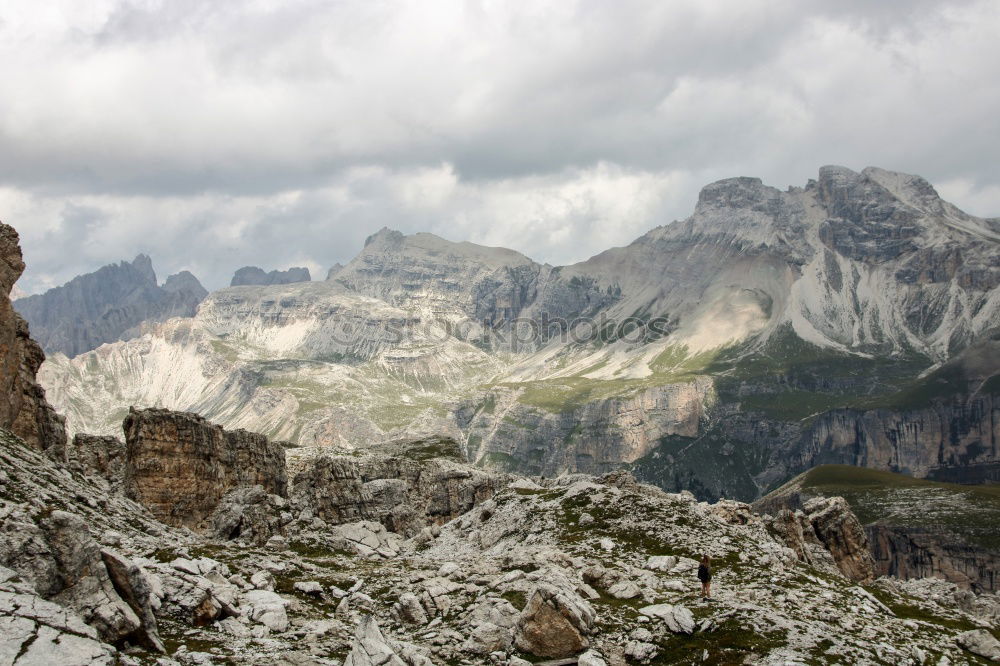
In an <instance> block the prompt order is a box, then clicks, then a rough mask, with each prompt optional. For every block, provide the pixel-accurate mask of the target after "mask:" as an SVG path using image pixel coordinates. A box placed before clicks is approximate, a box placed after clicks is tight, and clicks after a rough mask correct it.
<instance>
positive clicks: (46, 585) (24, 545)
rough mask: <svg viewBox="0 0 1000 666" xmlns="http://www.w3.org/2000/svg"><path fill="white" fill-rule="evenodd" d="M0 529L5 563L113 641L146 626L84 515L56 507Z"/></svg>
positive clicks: (1, 561) (1, 557) (0, 555)
mask: <svg viewBox="0 0 1000 666" xmlns="http://www.w3.org/2000/svg"><path fill="white" fill-rule="evenodd" d="M0 531H2V534H0V564H2V565H3V566H7V567H9V568H11V569H13V570H15V571H17V572H18V573H19V574H21V575H22V576H24V577H25V578H27V579H28V580H29V581H30V582H31V583H32V584H33V586H34V588H35V590H36V591H37V592H38V594H39V595H40V596H42V597H43V598H45V599H48V600H50V601H54V602H56V603H60V604H63V605H64V606H67V607H69V608H72V609H73V610H75V611H76V612H77V613H79V614H80V616H81V617H82V618H83V620H84V621H85V622H86V623H87V624H89V625H91V626H93V627H94V628H95V629H96V630H97V632H98V634H99V635H100V637H101V639H102V640H105V641H107V642H109V643H114V642H117V641H120V640H123V639H126V638H129V637H130V636H132V635H133V634H135V633H136V632H142V629H141V622H140V620H139V617H138V616H137V615H136V613H135V612H134V611H133V610H132V608H130V607H129V605H128V604H127V603H125V602H124V601H123V600H122V598H121V597H119V596H118V593H117V591H116V590H115V587H114V584H113V583H112V581H111V578H110V577H109V575H108V570H107V568H106V567H105V565H104V561H103V559H102V557H101V549H100V546H99V545H98V544H97V542H96V541H95V540H94V538H93V537H92V536H91V535H90V531H89V530H88V529H87V525H86V522H85V521H84V520H83V518H81V517H80V516H78V515H76V514H73V513H69V512H67V511H53V512H52V513H51V514H49V515H47V516H42V517H40V518H39V519H38V521H37V523H32V522H19V521H13V520H8V521H6V522H4V524H3V525H2V527H0Z"/></svg>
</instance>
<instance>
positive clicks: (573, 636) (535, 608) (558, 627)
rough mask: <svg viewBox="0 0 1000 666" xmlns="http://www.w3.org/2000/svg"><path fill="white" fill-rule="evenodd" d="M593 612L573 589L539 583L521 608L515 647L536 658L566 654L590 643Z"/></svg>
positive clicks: (581, 649) (572, 652) (563, 655)
mask: <svg viewBox="0 0 1000 666" xmlns="http://www.w3.org/2000/svg"><path fill="white" fill-rule="evenodd" d="M595 617H596V615H595V613H594V609H593V607H592V606H591V605H590V604H589V603H588V602H587V601H585V600H584V599H582V598H581V597H580V596H579V595H577V594H576V593H575V592H571V591H567V590H563V589H560V588H557V587H555V586H553V585H548V584H544V583H543V584H540V585H539V586H538V587H536V588H535V589H534V591H533V592H532V593H531V596H530V597H529V598H528V602H527V604H526V605H525V607H524V610H522V611H521V616H520V617H519V618H518V622H517V629H516V632H515V639H514V640H515V644H516V645H517V648H518V649H519V650H522V651H524V652H528V653H530V654H533V655H536V656H539V657H553V658H558V657H570V656H573V655H575V654H579V653H580V652H582V651H583V650H585V649H587V647H588V646H589V645H590V642H589V640H588V639H587V634H589V633H590V631H591V629H592V627H593V624H594V620H595Z"/></svg>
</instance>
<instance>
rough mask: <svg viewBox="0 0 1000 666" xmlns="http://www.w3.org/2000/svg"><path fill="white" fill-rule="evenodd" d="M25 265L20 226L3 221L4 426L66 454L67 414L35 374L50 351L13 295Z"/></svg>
mask: <svg viewBox="0 0 1000 666" xmlns="http://www.w3.org/2000/svg"><path fill="white" fill-rule="evenodd" d="M23 271H24V261H23V260H22V259H21V247H20V245H19V244H18V235H17V232H16V231H15V230H14V229H13V228H12V227H10V226H8V225H6V224H3V223H2V222H0V396H2V399H0V427H2V428H9V429H10V430H11V432H13V433H14V434H16V435H17V436H18V437H21V438H22V439H23V440H24V441H25V442H27V443H28V444H29V445H31V446H33V447H35V448H37V449H41V450H45V451H48V452H49V453H50V455H52V456H53V457H55V458H62V457H64V456H65V455H66V451H65V449H66V430H65V427H64V424H63V419H62V418H61V417H60V416H59V415H58V414H56V412H55V410H54V409H53V408H52V407H51V406H50V405H49V403H48V402H47V401H46V399H45V390H44V389H43V388H42V387H41V386H40V385H39V384H38V383H37V382H36V379H35V376H36V373H37V372H38V368H39V367H40V366H41V365H42V362H43V361H44V360H45V354H44V353H43V352H42V349H41V348H40V347H39V346H38V345H37V344H36V343H35V341H34V340H32V339H31V337H30V335H29V331H28V324H27V323H26V322H25V321H24V319H22V318H21V317H20V316H19V315H18V314H17V312H15V311H14V309H13V308H12V307H11V302H10V299H9V298H8V294H9V293H10V290H11V288H12V287H13V286H14V282H15V281H17V278H18V277H20V275H21V273H22V272H23Z"/></svg>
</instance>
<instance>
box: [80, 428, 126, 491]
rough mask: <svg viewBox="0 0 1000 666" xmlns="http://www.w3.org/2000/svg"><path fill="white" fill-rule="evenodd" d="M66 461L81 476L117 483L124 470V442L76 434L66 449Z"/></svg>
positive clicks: (107, 437)
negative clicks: (85, 475) (81, 474)
mask: <svg viewBox="0 0 1000 666" xmlns="http://www.w3.org/2000/svg"><path fill="white" fill-rule="evenodd" d="M66 460H67V462H68V463H69V464H70V466H71V467H73V468H75V469H77V470H79V471H80V472H82V473H83V474H93V475H96V476H99V477H101V478H104V479H106V480H107V481H109V482H118V481H121V479H122V475H123V472H124V468H125V442H123V441H122V440H120V439H118V438H117V437H109V436H102V435H87V434H85V433H78V434H76V435H74V437H73V441H72V442H71V443H70V445H69V447H68V449H67V452H66Z"/></svg>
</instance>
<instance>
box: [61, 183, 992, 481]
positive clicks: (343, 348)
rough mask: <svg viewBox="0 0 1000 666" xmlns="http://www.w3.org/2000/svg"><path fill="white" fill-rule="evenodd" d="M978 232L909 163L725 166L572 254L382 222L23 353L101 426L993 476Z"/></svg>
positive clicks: (988, 320)
mask: <svg viewBox="0 0 1000 666" xmlns="http://www.w3.org/2000/svg"><path fill="white" fill-rule="evenodd" d="M997 257H1000V229H998V228H997V224H996V221H995V220H994V219H982V218H977V217H974V216H971V215H968V214H966V213H964V212H962V211H961V210H959V209H958V208H956V207H955V206H953V205H952V204H950V203H948V202H946V201H943V200H942V199H941V198H940V197H939V196H938V194H937V192H935V191H934V188H933V187H932V186H931V185H930V184H929V183H928V182H927V181H926V180H924V179H923V178H920V177H919V176H912V175H907V174H902V173H894V172H890V171H886V170H883V169H877V168H867V169H864V170H863V171H860V172H855V171H852V170H851V169H847V168H844V167H838V166H826V167H822V168H821V169H820V170H819V173H818V175H817V178H816V179H815V180H810V181H809V182H808V183H805V184H804V185H803V186H802V187H791V188H788V189H787V190H779V189H776V188H773V187H769V186H767V185H765V184H764V183H763V182H762V181H761V180H760V179H759V178H750V177H739V178H728V179H725V180H720V181H718V182H715V183H711V184H709V185H707V186H705V187H704V188H703V189H702V191H701V194H700V196H699V198H698V203H697V206H696V207H695V210H694V211H693V213H692V214H691V215H690V216H689V217H688V218H686V219H684V220H680V221H676V222H673V223H670V224H666V225H663V226H659V227H656V228H654V229H651V230H650V231H649V232H648V233H646V234H644V235H643V236H641V237H640V238H638V239H636V240H635V241H633V242H632V243H630V244H628V245H626V246H624V247H617V248H611V249H609V250H606V251H605V252H602V253H601V254H598V255H597V256H595V257H592V258H591V259H588V260H587V261H583V262H580V263H577V264H573V265H570V266H550V265H547V264H542V263H539V262H536V261H533V260H531V259H530V258H529V257H526V256H525V255H523V254H520V253H518V252H515V251H513V250H509V249H504V248H491V247H484V246H481V245H475V244H472V243H466V242H452V241H448V240H445V239H443V238H439V237H437V236H434V235H432V234H426V233H418V234H412V235H404V234H402V233H400V232H398V231H393V230H390V229H382V230H381V231H379V232H377V233H376V234H374V235H372V236H371V237H369V238H368V239H367V241H366V242H365V245H364V247H363V248H362V249H361V250H360V252H359V253H358V255H357V256H356V257H355V258H354V259H353V260H351V261H350V262H348V263H347V265H346V266H344V267H342V268H339V269H338V270H336V271H335V272H332V273H331V274H330V276H329V279H328V280H324V281H321V282H302V283H297V284H291V285H282V286H280V287H274V286H268V285H265V286H257V287H246V286H243V287H238V288H230V289H222V290H219V291H217V292H215V293H213V294H211V295H209V296H208V297H207V298H206V300H205V302H204V303H203V304H202V305H201V306H200V307H199V309H198V314H197V316H195V317H194V318H193V319H186V320H176V321H174V322H173V323H171V324H165V325H162V326H158V327H151V328H150V329H149V330H148V333H147V334H146V335H144V336H143V337H142V338H140V339H137V340H133V341H130V342H123V343H117V344H115V345H111V346H109V347H108V348H105V349H103V350H101V351H100V352H99V353H98V352H94V353H91V354H87V355H84V356H81V357H79V358H76V359H73V360H72V361H67V360H66V359H60V358H54V359H52V360H51V361H50V362H49V363H47V364H46V367H45V368H43V373H42V377H43V383H44V385H45V387H46V389H47V390H49V395H51V396H52V400H53V402H54V403H55V404H56V405H58V406H59V407H60V408H62V409H63V410H64V411H65V412H66V414H67V416H68V418H69V423H70V428H71V429H79V430H85V431H88V432H96V433H101V434H104V433H110V432H113V431H114V430H115V429H117V428H118V427H119V422H120V417H117V418H111V416H109V415H115V414H119V413H121V410H123V409H126V408H127V407H128V406H130V405H160V406H164V407H170V408H172V409H180V410H184V411H195V412H198V413H201V414H203V415H204V416H206V417H208V418H211V419H215V420H218V421H219V422H221V423H223V424H225V425H226V426H228V427H244V428H249V429H252V430H259V431H262V432H265V433H266V434H268V435H269V436H272V437H274V438H276V439H282V440H291V441H295V442H296V443H298V444H300V445H320V446H326V445H340V446H346V447H363V446H366V445H368V444H369V443H370V442H373V441H378V440H379V439H382V438H387V437H392V436H398V435H416V434H439V433H444V434H447V435H448V436H450V437H452V438H454V439H455V440H456V441H459V442H461V443H463V445H464V447H465V453H466V455H467V457H468V458H469V460H471V461H472V462H474V463H476V464H478V465H482V466H484V467H497V468H502V469H506V470H509V471H514V472H518V473H527V474H531V475H544V476H546V477H552V476H558V475H560V474H563V473H572V472H583V473H594V474H600V473H603V472H608V471H611V470H614V469H618V468H621V467H631V468H632V469H633V470H634V471H635V473H636V474H637V475H638V476H640V477H641V478H642V479H643V480H645V481H650V482H654V483H657V484H659V485H661V486H662V487H664V488H669V489H672V490H677V489H682V488H683V489H689V490H691V491H692V492H694V493H695V494H696V495H697V496H699V497H701V498H706V499H714V498H718V497H721V496H725V497H731V498H740V499H755V498H756V497H758V496H760V495H761V494H762V493H763V492H766V491H767V490H768V489H771V488H773V487H774V486H775V484H778V483H781V482H783V481H784V480H787V479H789V478H791V476H793V475H795V474H798V473H800V472H802V471H804V470H806V469H809V468H810V467H813V466H815V465H817V464H821V463H830V464H851V465H856V466H866V467H873V468H877V469H882V470H887V471H893V472H902V473H906V474H912V475H913V476H919V477H926V478H933V479H939V480H959V481H963V482H985V481H996V480H997V479H1000V453H998V452H1000V377H998V375H997V370H996V369H995V368H994V367H993V366H992V365H989V364H986V363H985V362H984V361H983V359H986V358H990V357H991V355H992V357H995V356H996V351H995V345H994V343H995V342H996V341H997V340H998V338H997V331H998V330H1000V262H998V260H997ZM983 350H986V351H985V352H984V351H983ZM984 368H985V369H987V370H988V371H984ZM983 372H985V374H982V373H983ZM94 386H101V387H111V388H109V389H108V390H107V391H105V392H104V393H102V394H101V395H100V396H95V391H94V390H93V387H94Z"/></svg>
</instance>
